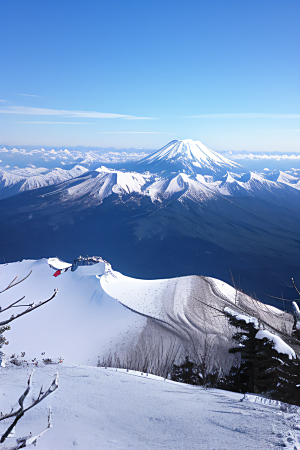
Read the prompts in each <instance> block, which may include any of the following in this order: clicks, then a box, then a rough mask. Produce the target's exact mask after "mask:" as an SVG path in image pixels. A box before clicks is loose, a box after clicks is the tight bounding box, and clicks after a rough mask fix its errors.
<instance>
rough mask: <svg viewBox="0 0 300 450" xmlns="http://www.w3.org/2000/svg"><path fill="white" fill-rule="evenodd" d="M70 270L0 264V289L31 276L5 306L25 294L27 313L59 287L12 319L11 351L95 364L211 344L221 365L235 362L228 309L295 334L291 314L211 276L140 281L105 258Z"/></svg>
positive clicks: (56, 263)
mask: <svg viewBox="0 0 300 450" xmlns="http://www.w3.org/2000/svg"><path fill="white" fill-rule="evenodd" d="M69 267H70V264H66V263H63V262H62V261H60V260H58V259H56V258H50V259H49V260H48V261H47V260H45V259H43V260H38V261H32V260H24V261H22V262H19V263H11V264H6V265H0V282H1V284H0V290H3V289H4V288H5V287H6V286H7V285H8V284H9V283H10V282H11V281H12V280H13V279H14V277H15V276H16V275H18V276H19V279H22V278H23V277H24V276H26V275H27V274H28V273H29V272H30V271H32V273H31V274H30V276H29V277H28V278H27V279H26V280H25V281H24V282H22V283H20V284H18V285H17V286H15V287H14V288H12V289H9V290H8V291H6V292H4V293H2V294H1V306H2V308H4V307H5V306H7V305H8V304H10V303H12V302H13V301H15V300H16V299H18V298H21V297H22V296H23V295H25V299H24V300H23V301H22V304H23V305H24V308H25V306H26V305H28V304H32V303H35V304H37V303H38V302H39V301H41V300H45V299H47V298H49V297H50V296H51V295H52V293H53V289H58V294H57V296H56V297H55V298H54V299H53V300H52V301H50V302H49V303H47V304H46V305H44V306H42V307H41V308H39V309H37V310H36V311H34V312H32V313H31V314H27V315H25V316H23V317H22V318H20V319H18V320H16V321H15V322H13V326H12V330H11V331H10V332H9V333H7V338H8V340H9V341H10V344H9V346H8V347H7V352H9V354H12V353H17V354H20V353H21V352H26V355H27V357H28V358H40V359H41V355H42V354H45V357H46V358H59V357H61V358H63V359H64V360H66V362H69V363H77V364H91V365H96V363H97V359H98V357H99V356H100V357H101V356H104V355H105V354H107V353H108V352H109V351H110V352H111V353H112V354H115V353H117V354H118V355H120V356H122V355H126V354H128V352H129V351H133V350H134V348H135V347H136V346H138V345H140V344H139V343H140V342H141V341H143V340H146V341H147V343H148V344H147V345H149V342H150V343H151V345H152V346H153V348H154V347H155V346H156V345H157V344H160V343H162V342H163V343H164V349H165V351H167V349H168V347H169V346H170V345H174V343H177V345H178V347H180V348H181V351H182V352H183V353H184V354H187V353H191V352H192V353H193V352H195V349H196V348H197V349H198V350H197V351H199V352H201V349H202V348H203V346H204V345H209V346H210V349H211V350H210V351H211V353H212V355H214V356H215V359H214V361H218V364H220V365H221V366H222V367H224V368H226V367H227V366H229V367H230V365H231V362H232V361H231V357H230V356H229V355H228V348H229V347H230V346H231V335H232V334H233V332H234V330H233V329H232V328H231V327H230V326H229V325H228V320H227V318H226V317H225V315H224V314H223V313H222V312H223V311H224V309H225V308H226V307H228V306H229V307H230V308H232V309H234V310H236V311H237V312H238V313H240V312H241V311H243V312H245V311H247V313H248V314H249V315H252V316H255V317H257V318H259V319H260V320H262V321H264V324H265V325H264V326H265V328H266V329H268V330H270V331H271V332H274V329H276V330H280V329H281V328H282V329H284V330H285V333H290V332H291V329H292V325H293V320H292V316H291V315H289V314H287V313H283V312H282V311H280V310H277V309H276V308H274V307H273V308H272V307H268V306H267V305H263V304H261V303H260V302H258V301H255V300H253V299H252V298H251V297H248V296H246V295H244V294H242V293H239V292H237V291H235V292H234V293H233V291H232V289H233V288H230V286H228V285H226V283H224V282H221V281H219V280H214V279H212V278H204V277H200V276H188V277H181V278H173V279H162V280H138V279H134V278H130V277H126V276H124V275H122V274H120V273H118V272H114V271H113V270H112V268H111V266H110V264H108V263H107V262H105V261H100V262H99V263H97V264H94V265H92V266H81V267H80V266H79V267H77V269H76V270H75V271H74V272H72V271H71V270H70V268H69ZM57 270H58V272H59V271H61V274H58V273H57ZM54 274H55V275H56V276H55V277H54V276H53V275H54ZM20 309H21V308H20ZM21 311H22V310H21ZM21 311H20V312H21ZM18 312H19V311H18ZM10 314H11V313H10ZM279 334H280V332H279ZM196 356H197V355H196ZM227 368H228V367H227Z"/></svg>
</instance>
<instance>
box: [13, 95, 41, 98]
mask: <svg viewBox="0 0 300 450" xmlns="http://www.w3.org/2000/svg"><path fill="white" fill-rule="evenodd" d="M16 95H22V96H23V97H38V98H41V95H34V94H16Z"/></svg>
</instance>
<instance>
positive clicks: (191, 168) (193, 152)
mask: <svg viewBox="0 0 300 450" xmlns="http://www.w3.org/2000/svg"><path fill="white" fill-rule="evenodd" d="M138 165H140V166H142V167H147V170H149V169H150V168H151V169H152V170H155V171H161V172H163V171H165V172H177V171H184V172H187V173H190V174H197V173H205V174H208V173H217V172H220V171H227V170H228V169H232V168H238V167H241V166H240V165H239V164H237V163H236V162H234V161H230V160H229V159H227V158H225V157H224V156H222V155H220V154H219V153H217V152H215V151H214V150H212V149H210V148H209V147H207V146H206V145H204V144H203V143H202V142H200V141H194V140H193V139H184V140H174V141H171V142H169V143H168V144H167V145H165V146H164V147H162V148H161V149H160V150H158V151H157V152H154V153H152V154H150V155H148V156H146V157H145V158H143V159H141V160H140V161H139V162H138Z"/></svg>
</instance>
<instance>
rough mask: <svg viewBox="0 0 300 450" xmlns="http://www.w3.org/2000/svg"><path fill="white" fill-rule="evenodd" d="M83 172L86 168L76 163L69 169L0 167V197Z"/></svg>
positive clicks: (52, 183)
mask: <svg viewBox="0 0 300 450" xmlns="http://www.w3.org/2000/svg"><path fill="white" fill-rule="evenodd" d="M85 172H87V169H85V168H84V167H82V166H78V165H77V166H75V167H73V169H71V170H64V169H61V168H60V167H58V168H56V169H53V170H51V171H48V170H47V169H45V168H35V169H32V168H26V169H13V170H10V171H8V170H3V169H1V168H0V199H2V198H7V197H10V196H12V195H16V194H18V193H20V192H24V191H28V190H33V189H38V188H41V187H45V186H51V185H54V184H58V183H62V182H63V181H66V180H70V179H72V178H75V177H78V176H80V175H82V174H83V173H85Z"/></svg>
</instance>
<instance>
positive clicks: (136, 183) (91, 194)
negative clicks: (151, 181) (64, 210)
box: [64, 166, 145, 203]
mask: <svg viewBox="0 0 300 450" xmlns="http://www.w3.org/2000/svg"><path fill="white" fill-rule="evenodd" d="M78 181H79V182H78V183H77V184H74V185H73V186H72V187H70V188H67V192H66V193H65V197H64V201H68V200H70V199H72V200H78V199H81V198H85V197H86V196H88V198H87V199H86V200H87V202H90V201H92V202H93V200H96V202H99V203H101V202H102V201H103V200H104V199H105V198H106V197H108V196H110V195H112V194H118V195H119V196H122V195H125V194H130V193H133V192H134V193H141V189H142V186H143V185H144V184H145V179H144V177H143V176H142V175H140V174H139V173H135V172H121V171H118V170H112V169H107V168H106V167H103V166H102V167H101V168H98V169H96V170H95V171H93V172H88V173H87V174H86V176H85V177H83V178H80V180H78Z"/></svg>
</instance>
